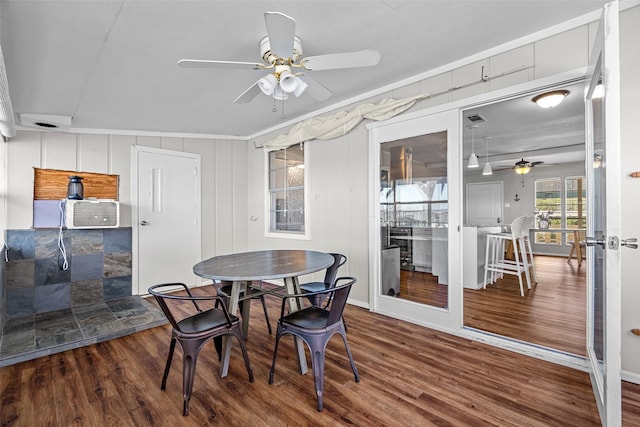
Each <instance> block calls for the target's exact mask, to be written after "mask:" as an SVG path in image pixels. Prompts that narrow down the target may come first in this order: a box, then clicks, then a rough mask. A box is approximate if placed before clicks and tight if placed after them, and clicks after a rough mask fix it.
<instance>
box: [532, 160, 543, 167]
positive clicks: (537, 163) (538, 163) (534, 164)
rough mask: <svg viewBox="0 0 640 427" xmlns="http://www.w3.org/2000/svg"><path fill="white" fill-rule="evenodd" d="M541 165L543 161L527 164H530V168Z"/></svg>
mask: <svg viewBox="0 0 640 427" xmlns="http://www.w3.org/2000/svg"><path fill="white" fill-rule="evenodd" d="M543 163H544V162H543V161H538V162H531V163H529V164H530V165H531V166H536V165H541V164H543Z"/></svg>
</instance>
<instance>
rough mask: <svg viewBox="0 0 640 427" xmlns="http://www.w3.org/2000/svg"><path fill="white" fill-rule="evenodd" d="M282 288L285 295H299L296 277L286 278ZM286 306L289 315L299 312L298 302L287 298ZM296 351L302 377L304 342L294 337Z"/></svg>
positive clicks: (305, 360)
mask: <svg viewBox="0 0 640 427" xmlns="http://www.w3.org/2000/svg"><path fill="white" fill-rule="evenodd" d="M284 286H285V289H286V290H287V294H289V295H294V294H299V293H300V285H299V283H298V278H297V277H287V278H285V279H284ZM287 300H288V301H287V304H288V305H289V313H293V312H294V311H298V310H300V305H299V304H298V300H297V299H295V298H287ZM294 340H295V345H296V350H297V352H298V363H299V364H300V373H301V374H302V375H304V374H306V373H307V370H308V369H307V358H306V356H305V353H304V341H302V340H301V339H300V338H297V337H295V338H294Z"/></svg>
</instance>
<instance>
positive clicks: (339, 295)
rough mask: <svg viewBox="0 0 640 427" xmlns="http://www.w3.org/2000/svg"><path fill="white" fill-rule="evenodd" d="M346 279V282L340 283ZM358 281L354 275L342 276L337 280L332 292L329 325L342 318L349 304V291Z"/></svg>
mask: <svg viewBox="0 0 640 427" xmlns="http://www.w3.org/2000/svg"><path fill="white" fill-rule="evenodd" d="M342 281H345V282H346V283H343V284H340V282H342ZM354 283H356V279H355V278H354V277H340V278H338V279H336V280H335V286H334V287H333V289H332V290H331V292H332V294H333V295H331V297H330V299H331V306H330V307H329V317H328V318H327V326H331V325H333V324H335V323H337V322H339V321H340V319H342V312H343V311H344V307H345V305H346V304H347V298H348V297H349V292H351V286H353V284H354Z"/></svg>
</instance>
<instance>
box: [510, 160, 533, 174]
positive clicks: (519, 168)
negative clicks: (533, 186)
mask: <svg viewBox="0 0 640 427" xmlns="http://www.w3.org/2000/svg"><path fill="white" fill-rule="evenodd" d="M513 170H514V171H515V172H516V173H517V174H518V175H525V174H528V173H529V171H530V170H531V165H530V164H529V163H528V162H525V161H524V159H522V160H520V161H519V162H517V163H516V165H515V166H514V167H513Z"/></svg>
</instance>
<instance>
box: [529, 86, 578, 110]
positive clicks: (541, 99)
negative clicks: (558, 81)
mask: <svg viewBox="0 0 640 427" xmlns="http://www.w3.org/2000/svg"><path fill="white" fill-rule="evenodd" d="M569 93H570V92H569V91H568V90H564V89H563V90H553V91H551V92H545V93H541V94H540V95H536V96H534V97H533V98H531V101H533V102H535V103H536V104H538V106H539V107H542V108H553V107H555V106H557V105H559V104H560V103H561V102H562V101H564V99H565V98H566V97H567V95H569Z"/></svg>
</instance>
